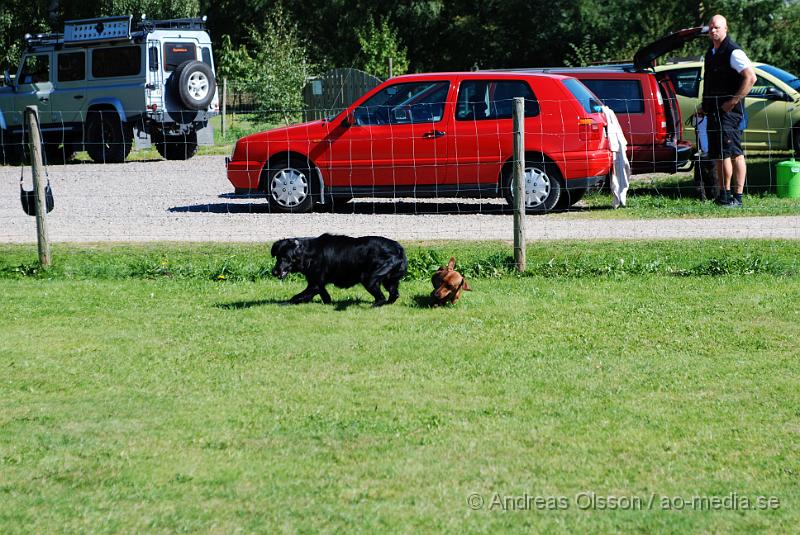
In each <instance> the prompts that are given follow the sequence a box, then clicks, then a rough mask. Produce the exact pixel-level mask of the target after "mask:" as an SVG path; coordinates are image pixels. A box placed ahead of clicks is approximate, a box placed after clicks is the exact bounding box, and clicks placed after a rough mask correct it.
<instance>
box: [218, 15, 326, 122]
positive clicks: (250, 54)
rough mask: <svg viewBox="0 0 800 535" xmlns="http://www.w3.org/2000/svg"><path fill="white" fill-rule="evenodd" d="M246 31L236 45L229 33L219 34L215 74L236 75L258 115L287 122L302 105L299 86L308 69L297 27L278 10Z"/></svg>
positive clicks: (298, 111) (306, 76)
mask: <svg viewBox="0 0 800 535" xmlns="http://www.w3.org/2000/svg"><path fill="white" fill-rule="evenodd" d="M249 31H250V34H249V37H248V42H247V44H246V45H245V44H240V45H239V46H238V47H237V46H235V45H233V42H232V40H231V38H230V36H223V41H222V46H221V49H220V51H219V73H220V75H221V76H231V77H232V78H237V80H235V83H236V84H237V87H238V89H239V90H241V91H244V92H246V93H250V94H252V95H254V97H255V98H256V101H257V103H258V106H257V109H255V110H254V112H256V114H257V115H258V116H259V118H261V119H264V120H271V119H275V118H276V117H282V118H284V119H285V120H286V121H287V122H288V121H289V119H290V118H295V117H296V116H297V115H299V113H300V112H301V110H302V108H303V96H302V92H303V86H305V84H306V80H307V78H308V76H309V71H310V69H311V64H310V62H309V61H308V57H307V53H306V48H305V46H304V45H303V42H302V40H301V38H300V36H299V34H298V30H297V26H295V25H294V24H291V23H290V22H289V21H288V20H287V17H285V16H284V14H283V11H282V10H280V9H278V10H276V11H275V12H274V13H273V14H272V15H271V16H270V17H268V18H267V19H266V20H265V23H264V27H263V29H256V28H253V27H250V28H249Z"/></svg>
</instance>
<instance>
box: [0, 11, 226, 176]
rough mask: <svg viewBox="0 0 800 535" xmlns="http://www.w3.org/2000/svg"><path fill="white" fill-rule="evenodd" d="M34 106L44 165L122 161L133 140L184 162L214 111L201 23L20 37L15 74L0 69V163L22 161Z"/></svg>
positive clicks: (80, 27)
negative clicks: (81, 153) (85, 158)
mask: <svg viewBox="0 0 800 535" xmlns="http://www.w3.org/2000/svg"><path fill="white" fill-rule="evenodd" d="M32 104H35V105H36V106H38V109H39V122H40V125H41V131H42V138H43V141H44V147H45V155H46V157H47V159H48V160H49V161H51V162H54V161H59V160H64V159H69V158H70V157H71V156H72V155H73V154H74V153H75V151H78V150H86V151H87V152H88V153H89V156H90V157H91V158H92V160H94V161H95V162H123V161H124V160H125V158H126V157H127V155H128V153H129V152H130V150H131V147H132V145H133V142H134V138H136V139H138V140H140V142H141V144H143V145H145V146H146V145H147V143H148V142H151V143H152V144H154V145H155V146H156V148H157V149H158V152H159V153H160V154H161V155H162V156H164V157H165V158H167V159H168V160H185V159H187V158H191V157H192V156H193V155H194V154H195V152H196V151H197V145H198V134H200V135H201V137H205V138H208V137H209V135H210V132H211V128H210V127H209V125H208V121H209V118H210V117H211V116H212V115H214V114H215V113H216V112H218V110H219V101H218V99H217V86H216V80H215V76H214V60H213V57H212V54H211V38H210V37H209V35H208V33H207V32H206V31H205V17H203V18H191V19H172V20H148V19H146V18H145V17H144V16H143V17H142V19H141V20H137V21H134V20H133V17H132V16H124V17H106V18H99V19H88V20H75V21H67V22H66V23H65V25H64V33H63V34H40V35H26V36H25V51H24V53H23V55H22V58H21V60H20V64H19V67H18V68H17V72H16V75H15V76H12V74H11V73H9V72H8V71H6V72H5V84H4V86H3V87H0V163H4V162H7V161H11V160H14V159H17V158H20V157H22V150H23V147H24V141H25V139H24V130H25V128H24V111H25V107H26V106H30V105H32ZM203 134H206V135H205V136H203Z"/></svg>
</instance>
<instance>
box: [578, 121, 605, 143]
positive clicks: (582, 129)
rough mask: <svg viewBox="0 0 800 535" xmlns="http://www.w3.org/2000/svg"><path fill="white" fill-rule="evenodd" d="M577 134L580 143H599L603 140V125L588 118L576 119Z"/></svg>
mask: <svg viewBox="0 0 800 535" xmlns="http://www.w3.org/2000/svg"><path fill="white" fill-rule="evenodd" d="M578 134H579V137H580V140H581V141H599V140H601V139H603V125H602V124H600V123H598V122H597V121H595V120H594V119H592V118H589V117H587V118H584V119H578Z"/></svg>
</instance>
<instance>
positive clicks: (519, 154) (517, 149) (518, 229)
mask: <svg viewBox="0 0 800 535" xmlns="http://www.w3.org/2000/svg"><path fill="white" fill-rule="evenodd" d="M513 126H514V170H513V171H514V173H513V177H514V178H513V183H512V185H511V186H512V192H513V197H514V264H515V266H516V268H517V271H519V272H520V273H522V272H524V271H525V267H526V259H525V99H524V98H522V97H516V98H514V122H513Z"/></svg>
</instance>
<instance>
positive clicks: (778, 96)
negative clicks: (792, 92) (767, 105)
mask: <svg viewBox="0 0 800 535" xmlns="http://www.w3.org/2000/svg"><path fill="white" fill-rule="evenodd" d="M764 96H765V97H766V98H767V100H786V97H787V96H788V95H787V94H786V93H784V92H783V91H781V90H780V89H778V88H777V87H768V88H767V91H766V93H764Z"/></svg>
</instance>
